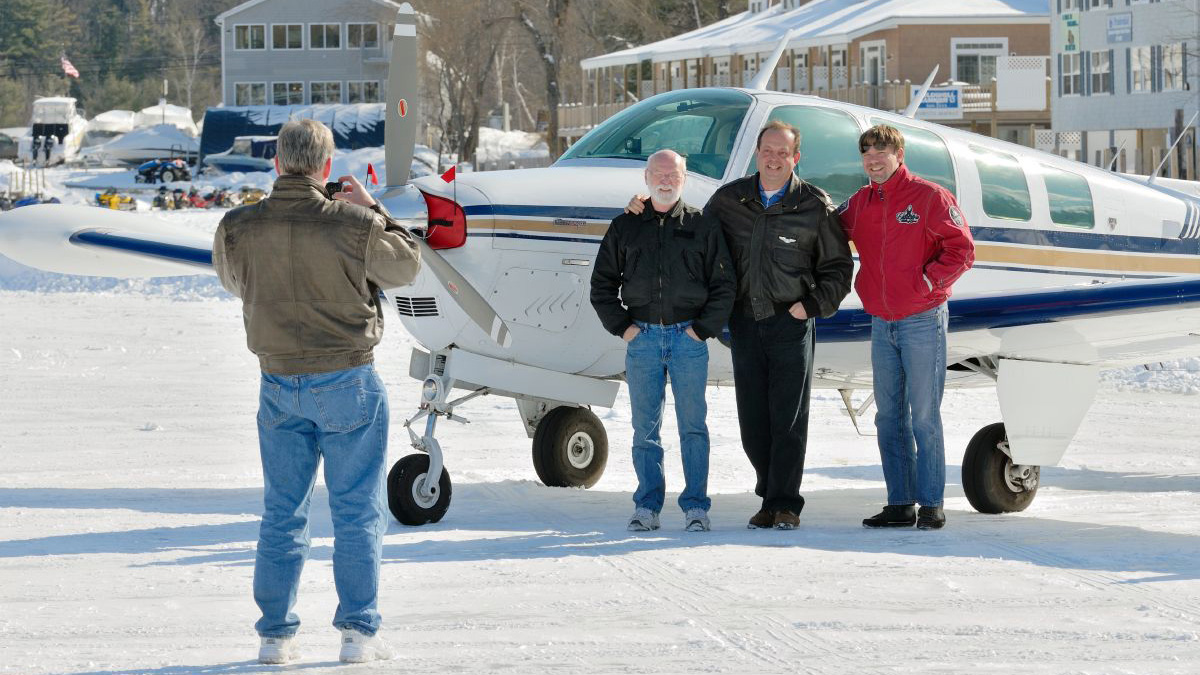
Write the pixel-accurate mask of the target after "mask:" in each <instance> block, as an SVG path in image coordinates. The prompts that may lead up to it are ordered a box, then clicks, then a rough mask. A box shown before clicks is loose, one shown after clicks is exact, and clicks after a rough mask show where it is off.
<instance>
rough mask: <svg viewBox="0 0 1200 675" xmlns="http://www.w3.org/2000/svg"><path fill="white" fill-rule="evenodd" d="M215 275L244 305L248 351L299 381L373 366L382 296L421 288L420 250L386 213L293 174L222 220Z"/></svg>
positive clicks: (380, 326)
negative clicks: (337, 197)
mask: <svg viewBox="0 0 1200 675" xmlns="http://www.w3.org/2000/svg"><path fill="white" fill-rule="evenodd" d="M213 267H214V268H215V269H216V271H217V276H218V277H220V279H221V284H222V285H223V286H224V287H225V289H226V290H228V291H229V292H230V293H232V294H234V295H236V296H237V297H239V298H241V299H242V314H243V318H244V320H245V324H246V344H247V346H248V347H249V348H250V351H252V352H254V353H255V354H257V355H258V360H259V365H260V366H261V367H262V369H263V371H265V372H268V373H273V374H277V375H298V374H301V373H324V372H331V371H335V370H344V369H346V368H353V367H355V366H361V365H365V364H368V363H371V362H372V361H373V358H374V357H373V354H372V350H373V349H374V347H375V345H377V344H379V340H380V339H381V338H382V337H383V307H382V304H381V302H380V289H383V288H395V287H397V286H404V285H407V284H410V283H412V281H413V279H414V278H415V277H416V275H417V271H418V269H419V268H420V252H419V250H418V248H417V244H416V242H415V241H414V240H413V237H412V235H411V234H409V232H408V231H407V230H405V229H404V228H403V227H401V226H400V224H399V223H397V222H396V221H394V220H392V219H391V218H390V217H388V216H387V215H386V214H385V213H384V212H383V210H382V209H381V208H380V209H379V210H375V209H366V208H363V207H361V206H356V205H353V204H349V203H346V202H341V201H334V200H331V199H329V198H328V197H327V196H326V193H325V187H324V185H322V184H321V183H318V182H317V181H315V180H313V179H312V178H309V177H307V176H295V175H285V176H280V177H279V178H278V179H277V180H276V181H275V187H274V188H273V190H272V192H271V196H270V197H268V198H267V199H264V200H262V201H261V202H258V203H257V204H252V205H249V206H243V207H240V208H236V209H233V210H231V211H229V212H228V213H227V214H225V217H224V218H222V219H221V225H220V226H219V227H218V228H217V233H216V236H215V238H214V241H213Z"/></svg>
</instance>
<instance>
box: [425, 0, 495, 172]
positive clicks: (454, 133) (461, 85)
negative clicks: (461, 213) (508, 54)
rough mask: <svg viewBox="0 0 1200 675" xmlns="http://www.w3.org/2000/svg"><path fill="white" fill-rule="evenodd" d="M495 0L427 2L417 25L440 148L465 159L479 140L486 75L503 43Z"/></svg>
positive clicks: (486, 83)
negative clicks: (433, 99)
mask: <svg viewBox="0 0 1200 675" xmlns="http://www.w3.org/2000/svg"><path fill="white" fill-rule="evenodd" d="M496 3H497V0H483V1H482V2H476V3H444V4H439V5H436V6H431V7H430V9H429V10H428V19H427V20H426V21H423V22H422V23H421V26H420V31H421V37H422V41H423V47H424V49H425V51H426V52H428V53H429V54H430V55H432V57H433V58H432V59H430V63H428V64H427V67H428V68H430V69H431V71H432V72H431V73H430V77H428V78H427V80H426V81H427V83H428V84H429V85H431V86H432V88H433V90H434V91H429V90H428V88H427V91H426V94H427V95H430V96H434V97H436V102H435V104H434V105H433V106H431V112H432V113H433V114H434V115H436V117H437V120H436V124H435V126H436V127H438V128H439V129H440V130H441V149H440V150H441V151H442V152H453V153H457V154H458V157H459V161H466V160H469V159H470V158H471V157H472V156H474V154H475V148H476V147H477V146H478V144H479V123H480V120H481V119H482V118H483V114H484V112H486V109H485V106H486V105H487V100H488V99H487V93H488V88H489V85H490V84H491V83H490V77H491V75H492V73H493V72H494V69H495V67H496V62H497V58H496V57H497V52H498V51H499V49H500V46H501V44H502V42H501V40H500V39H499V35H500V33H501V32H502V31H501V28H502V27H501V26H500V25H499V23H498V22H497V21H496V20H495V18H494V17H495V16H496V15H497V13H496V11H495V10H496Z"/></svg>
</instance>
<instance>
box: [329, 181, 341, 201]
mask: <svg viewBox="0 0 1200 675" xmlns="http://www.w3.org/2000/svg"><path fill="white" fill-rule="evenodd" d="M341 191H342V184H341V183H339V182H338V181H329V182H328V183H326V184H325V193H326V194H328V195H329V198H330V199H333V195H334V193H335V192H341Z"/></svg>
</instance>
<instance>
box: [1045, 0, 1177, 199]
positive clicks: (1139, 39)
mask: <svg viewBox="0 0 1200 675" xmlns="http://www.w3.org/2000/svg"><path fill="white" fill-rule="evenodd" d="M1049 1H1050V9H1051V11H1052V12H1053V15H1054V19H1053V22H1052V29H1051V49H1052V50H1053V53H1054V64H1053V65H1054V80H1055V81H1054V91H1053V97H1054V104H1053V106H1052V114H1051V125H1052V128H1053V129H1054V131H1056V132H1058V133H1057V136H1056V137H1054V136H1048V137H1047V138H1046V139H1044V140H1042V141H1041V143H1040V144H1041V145H1043V146H1051V145H1053V146H1054V147H1053V148H1051V147H1046V149H1055V150H1057V151H1058V152H1060V153H1061V154H1064V155H1067V156H1070V157H1075V158H1077V159H1080V160H1083V161H1087V162H1089V163H1091V164H1095V165H1100V166H1107V165H1108V164H1109V163H1110V161H1111V159H1112V157H1113V156H1114V154H1116V153H1117V151H1118V149H1121V148H1122V147H1123V150H1122V151H1121V153H1120V156H1119V157H1118V158H1117V165H1116V168H1117V169H1118V170H1123V171H1129V172H1134V173H1142V174H1146V173H1149V172H1150V171H1153V170H1154V168H1155V166H1157V165H1158V163H1159V162H1160V160H1161V158H1162V156H1163V153H1164V152H1165V151H1166V149H1167V147H1168V146H1169V145H1170V144H1171V142H1172V141H1173V140H1174V139H1175V137H1176V136H1177V134H1178V127H1179V126H1182V124H1186V123H1187V121H1188V119H1189V118H1190V117H1191V116H1192V114H1193V113H1194V112H1196V110H1197V106H1198V103H1200V90H1198V89H1197V84H1198V80H1197V74H1198V73H1197V70H1200V69H1198V68H1197V65H1200V64H1198V63H1197V61H1196V54H1197V49H1198V48H1200V0H1164V1H1161V2H1160V1H1153V2H1151V1H1150V0H1049ZM1183 145H1184V152H1183V153H1181V154H1180V155H1179V157H1178V158H1177V161H1176V162H1171V163H1168V167H1167V168H1166V169H1164V170H1166V171H1168V172H1169V175H1183V174H1185V175H1186V176H1187V177H1188V178H1193V179H1194V178H1195V177H1196V173H1195V170H1194V168H1195V164H1194V161H1195V152H1194V151H1193V148H1194V147H1195V146H1194V140H1192V142H1191V143H1185V144H1183Z"/></svg>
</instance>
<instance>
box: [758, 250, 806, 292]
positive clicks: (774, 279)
mask: <svg viewBox="0 0 1200 675" xmlns="http://www.w3.org/2000/svg"><path fill="white" fill-rule="evenodd" d="M771 260H772V262H773V263H774V264H773V265H772V266H771V268H770V270H769V271H768V273H767V274H768V276H769V278H770V279H771V282H770V286H771V295H772V299H773V300H775V301H776V302H790V301H795V300H799V299H800V298H803V297H806V296H808V295H809V294H811V293H812V289H813V285H814V284H813V275H812V270H810V269H809V264H808V263H809V256H808V254H807V253H806V252H805V251H801V250H798V249H796V248H791V247H786V246H774V247H772V248H771Z"/></svg>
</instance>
